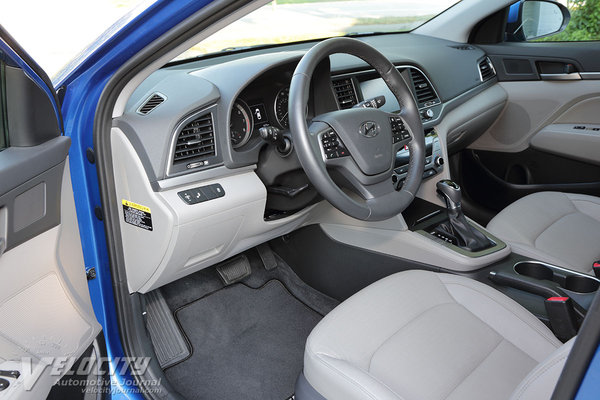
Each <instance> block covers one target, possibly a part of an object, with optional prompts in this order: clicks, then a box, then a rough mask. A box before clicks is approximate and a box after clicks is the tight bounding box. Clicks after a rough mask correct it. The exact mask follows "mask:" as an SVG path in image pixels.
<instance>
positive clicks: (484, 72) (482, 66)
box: [479, 57, 496, 82]
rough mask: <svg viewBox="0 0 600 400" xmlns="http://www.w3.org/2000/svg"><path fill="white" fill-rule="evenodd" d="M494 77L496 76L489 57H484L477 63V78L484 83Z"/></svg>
mask: <svg viewBox="0 0 600 400" xmlns="http://www.w3.org/2000/svg"><path fill="white" fill-rule="evenodd" d="M494 76H496V70H495V69H494V65H493V64H492V61H491V60H490V59H489V57H486V58H484V59H483V60H481V61H480V62H479V77H480V78H481V82H485V81H487V80H488V79H491V78H493V77H494Z"/></svg>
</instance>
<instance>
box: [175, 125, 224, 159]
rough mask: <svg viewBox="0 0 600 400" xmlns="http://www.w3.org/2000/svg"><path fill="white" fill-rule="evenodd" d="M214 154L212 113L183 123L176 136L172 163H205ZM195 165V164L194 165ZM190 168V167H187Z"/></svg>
mask: <svg viewBox="0 0 600 400" xmlns="http://www.w3.org/2000/svg"><path fill="white" fill-rule="evenodd" d="M214 155H215V134H214V129H213V119H212V114H211V113H207V114H203V115H201V116H199V117H197V118H194V119H193V120H192V121H190V122H188V123H187V124H185V126H184V127H183V128H182V129H181V131H180V132H179V135H178V136H177V142H176V143H175V155H174V156H173V164H181V163H190V164H198V166H201V165H206V164H207V161H206V159H207V158H209V157H212V156H214ZM194 166H195V165H194ZM189 168H192V167H189Z"/></svg>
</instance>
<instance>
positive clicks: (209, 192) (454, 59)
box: [112, 34, 505, 293]
mask: <svg viewBox="0 0 600 400" xmlns="http://www.w3.org/2000/svg"><path fill="white" fill-rule="evenodd" d="M361 40H364V41H365V42H367V43H368V44H370V45H372V46H374V47H375V48H377V49H379V50H380V51H381V52H382V53H383V54H384V55H386V56H387V57H388V59H390V61H392V62H393V64H394V65H395V66H396V67H397V68H398V70H399V71H400V73H401V75H402V77H403V78H404V80H405V82H406V83H407V85H408V86H409V88H410V89H411V90H412V92H413V95H414V98H415V100H416V102H417V104H418V107H419V112H420V114H421V119H422V122H423V125H424V128H425V130H426V134H427V146H428V148H427V157H426V160H425V163H426V165H425V167H426V168H425V173H426V174H428V175H424V179H429V178H432V177H433V176H434V175H436V174H443V173H444V166H443V158H444V157H448V155H449V154H450V152H451V151H457V150H459V149H461V148H463V147H465V146H467V145H468V144H469V143H470V142H471V141H473V140H474V139H476V138H477V137H478V136H479V135H481V134H482V133H483V132H484V131H485V130H486V129H487V128H488V127H489V125H490V124H491V123H492V122H493V121H494V120H495V117H496V116H497V115H499V113H500V112H501V110H502V107H503V106H504V101H505V97H503V94H502V93H499V92H498V91H495V90H494V87H497V85H495V83H496V82H497V79H496V77H495V74H488V75H482V72H481V71H482V70H485V71H490V70H491V71H493V65H491V63H490V61H489V59H488V58H487V57H486V55H485V53H484V52H483V51H482V50H480V49H478V48H476V47H475V46H468V47H465V46H461V45H460V44H457V43H454V42H449V41H445V40H441V39H435V38H430V37H425V36H421V35H414V34H389V35H380V36H377V35H376V36H369V37H365V38H361ZM311 45H312V44H311V43H299V44H291V45H286V46H279V47H275V48H266V49H258V50H250V51H243V52H239V53H235V54H223V55H217V56H214V57H210V58H206V59H200V60H192V61H188V62H179V63H174V64H170V65H167V66H165V67H164V68H162V69H160V70H158V71H156V72H155V73H153V74H152V75H150V76H149V77H148V78H147V79H146V80H144V81H143V82H142V83H141V84H140V85H139V86H138V87H137V89H136V90H135V91H134V92H133V94H132V95H131V96H130V98H129V100H128V102H127V104H126V107H125V112H124V113H123V114H122V115H121V116H119V117H117V118H114V119H113V136H112V137H113V139H112V153H113V163H114V165H113V169H114V171H115V181H116V182H115V186H116V190H115V193H116V197H117V198H116V201H118V202H119V203H121V201H125V200H127V201H131V202H133V203H136V204H139V205H141V206H144V207H145V209H148V210H151V213H150V212H149V214H150V215H149V216H148V217H149V218H151V220H152V226H153V230H144V231H141V230H140V229H139V227H135V226H132V225H131V224H128V223H126V222H125V221H122V224H121V229H122V232H123V234H122V235H123V246H124V249H125V251H124V252H125V259H126V268H127V275H128V284H129V287H130V291H131V292H135V291H139V292H142V293H144V292H146V291H149V290H152V289H154V288H156V287H160V286H161V285H164V284H166V283H168V282H170V281H172V280H175V279H178V278H180V277H182V276H185V275H187V274H189V273H191V272H193V271H196V270H198V269H201V268H204V267H207V266H210V265H213V264H214V263H216V262H219V261H221V260H223V259H226V258H227V257H230V256H233V255H235V254H238V253H239V252H241V251H243V250H245V249H247V248H250V247H252V246H255V245H257V244H260V243H263V242H265V241H267V240H270V239H272V238H274V237H277V236H280V235H282V234H285V233H287V232H291V231H292V230H294V229H296V228H297V227H298V226H301V225H302V224H304V223H306V221H308V220H309V219H310V216H311V210H312V209H313V207H314V206H316V204H317V203H319V202H320V200H321V198H320V196H319V194H318V193H317V192H316V190H315V189H314V188H313V187H312V185H311V183H310V181H309V180H308V178H307V177H306V175H305V174H304V171H303V169H302V167H301V165H300V162H299V161H298V158H297V157H296V155H295V153H294V150H293V142H292V140H291V134H290V131H289V117H288V115H287V109H288V104H289V100H288V97H289V85H290V81H291V78H292V75H293V72H294V70H295V68H296V65H297V64H298V62H299V60H300V59H301V57H302V56H303V54H304V53H305V52H306V51H307V50H308V49H309V48H310V47H311ZM490 93H491V94H490ZM378 96H383V97H384V98H385V104H384V105H383V106H382V108H383V109H384V110H385V111H389V112H397V111H399V109H400V106H399V104H398V102H397V101H396V99H395V98H394V96H393V95H392V94H391V92H390V91H389V89H388V88H387V86H386V85H385V83H384V82H383V80H382V79H380V78H379V76H378V75H377V74H376V73H375V71H374V70H373V69H372V68H371V67H370V66H369V65H368V64H367V63H365V62H364V61H362V60H360V59H358V58H355V57H353V56H349V55H342V54H335V55H332V56H330V57H329V58H328V59H325V60H323V61H322V62H321V63H320V64H319V65H318V66H317V68H316V69H315V72H314V74H313V77H312V81H311V87H310V93H309V98H308V105H307V107H306V110H305V114H306V118H307V119H308V120H310V119H312V118H313V117H314V116H317V115H320V114H322V113H325V112H329V111H334V110H339V109H344V108H350V107H354V106H356V105H357V104H359V103H361V102H363V101H365V100H368V99H370V98H373V97H378ZM484 114H486V115H487V114H489V117H486V118H483V119H482V118H481V116H482V115H484ZM281 143H287V144H289V147H287V149H286V151H282V148H281ZM453 149H454V150H453ZM407 156H408V154H407V151H406V150H404V151H400V152H399V154H398V155H397V157H396V168H395V174H394V177H393V179H395V181H394V182H395V183H396V185H397V187H398V188H399V187H400V186H401V184H402V179H403V178H404V177H405V176H406V168H407V166H406V159H407ZM331 176H332V178H333V179H334V180H335V181H336V182H339V184H340V186H343V185H344V183H343V179H341V178H340V177H337V176H336V173H335V171H331ZM425 184H426V183H425Z"/></svg>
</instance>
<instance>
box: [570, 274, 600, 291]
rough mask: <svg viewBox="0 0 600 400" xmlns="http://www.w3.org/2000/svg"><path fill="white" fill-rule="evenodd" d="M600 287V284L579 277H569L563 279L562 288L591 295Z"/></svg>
mask: <svg viewBox="0 0 600 400" xmlns="http://www.w3.org/2000/svg"><path fill="white" fill-rule="evenodd" d="M598 287H600V282H598V281H597V280H595V279H592V278H588V277H585V276H581V275H569V276H567V277H566V279H565V284H564V288H565V289H567V290H570V291H572V292H577V293H593V292H595V291H596V290H598Z"/></svg>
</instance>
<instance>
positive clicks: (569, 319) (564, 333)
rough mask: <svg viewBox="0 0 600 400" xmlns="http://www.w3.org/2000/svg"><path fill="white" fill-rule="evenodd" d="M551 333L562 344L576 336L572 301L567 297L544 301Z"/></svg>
mask: <svg viewBox="0 0 600 400" xmlns="http://www.w3.org/2000/svg"><path fill="white" fill-rule="evenodd" d="M544 305H545V306H546V312H547V313H548V318H549V319H550V326H551V327H552V331H553V332H554V334H555V335H556V337H557V338H558V339H560V340H561V341H563V342H566V341H567V340H569V339H571V338H572V337H573V336H575V335H577V330H578V324H577V316H576V314H575V309H574V308H573V301H572V300H571V299H570V298H569V297H550V298H547V299H546V300H545V301H544Z"/></svg>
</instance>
